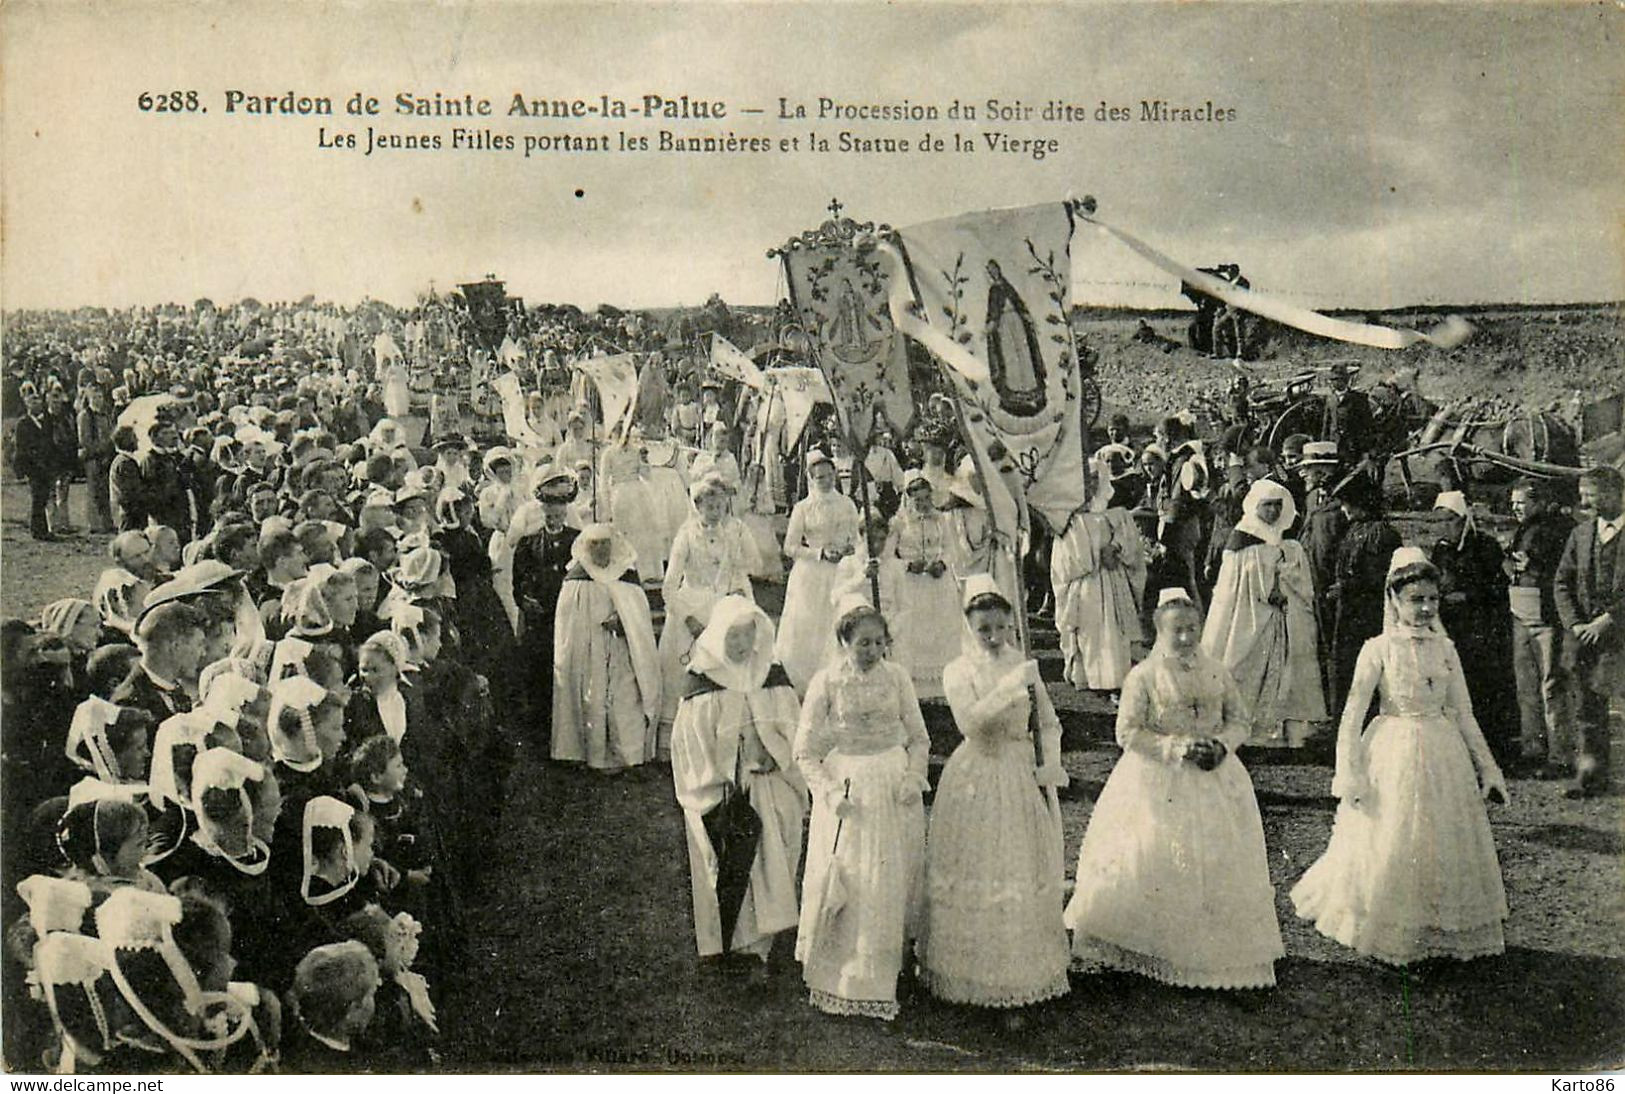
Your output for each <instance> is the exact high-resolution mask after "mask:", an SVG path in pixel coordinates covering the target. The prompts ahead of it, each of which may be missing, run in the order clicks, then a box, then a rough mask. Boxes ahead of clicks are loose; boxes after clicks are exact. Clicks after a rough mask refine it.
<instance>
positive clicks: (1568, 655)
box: [1552, 467, 1625, 798]
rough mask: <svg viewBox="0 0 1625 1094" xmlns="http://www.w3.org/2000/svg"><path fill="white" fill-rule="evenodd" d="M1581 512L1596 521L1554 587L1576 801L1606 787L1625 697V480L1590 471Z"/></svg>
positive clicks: (1572, 542) (1571, 549)
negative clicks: (1615, 707) (1569, 687)
mask: <svg viewBox="0 0 1625 1094" xmlns="http://www.w3.org/2000/svg"><path fill="white" fill-rule="evenodd" d="M1580 508H1581V510H1582V511H1584V512H1585V513H1588V514H1590V517H1591V519H1589V520H1583V521H1581V523H1579V524H1577V525H1575V527H1574V531H1573V532H1571V533H1569V539H1568V543H1567V544H1565V545H1564V547H1563V557H1562V558H1561V559H1560V560H1559V561H1558V563H1557V574H1556V576H1555V578H1554V579H1553V583H1552V592H1553V596H1554V598H1555V599H1556V601H1557V616H1558V618H1559V619H1560V620H1561V621H1562V623H1563V627H1564V630H1565V631H1566V632H1567V634H1565V636H1564V643H1563V662H1564V665H1565V667H1566V668H1568V670H1569V673H1570V676H1571V678H1572V680H1573V681H1574V711H1573V713H1574V722H1575V725H1576V727H1577V728H1578V731H1579V740H1578V741H1576V742H1575V762H1574V772H1575V778H1574V784H1573V785H1572V786H1570V787H1569V789H1568V790H1567V791H1566V795H1567V796H1568V797H1571V798H1584V797H1591V796H1593V795H1596V794H1599V793H1601V792H1602V791H1603V789H1605V788H1606V787H1607V785H1608V704H1609V701H1610V700H1612V699H1616V698H1620V697H1625V476H1622V475H1621V474H1620V472H1619V471H1618V470H1616V469H1614V468H1612V467H1593V468H1591V469H1590V470H1589V471H1587V472H1586V473H1585V474H1584V475H1582V476H1581V477H1580Z"/></svg>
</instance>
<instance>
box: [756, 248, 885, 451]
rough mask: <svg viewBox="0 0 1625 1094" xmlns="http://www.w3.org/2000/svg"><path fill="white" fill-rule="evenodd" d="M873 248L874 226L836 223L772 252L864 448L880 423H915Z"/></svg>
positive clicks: (856, 439)
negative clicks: (780, 262) (779, 258)
mask: <svg viewBox="0 0 1625 1094" xmlns="http://www.w3.org/2000/svg"><path fill="white" fill-rule="evenodd" d="M876 244H877V240H876V237H875V236H874V234H873V226H872V225H868V224H856V223H854V222H853V221H850V220H847V219H845V218H839V219H834V220H828V221H825V222H824V224H823V226H822V227H820V228H819V229H818V230H817V231H813V232H805V233H803V234H802V235H801V236H799V237H797V238H796V239H792V240H791V241H790V242H788V243H787V244H785V246H784V247H783V248H781V249H780V250H779V251H777V252H774V253H776V254H778V255H780V256H782V258H783V259H784V273H785V280H786V282H787V283H788V285H789V293H790V303H791V306H792V307H793V308H794V310H795V314H796V317H797V319H798V321H799V322H800V324H801V327H802V329H803V330H804V331H805V332H806V335H807V340H808V342H809V343H810V344H811V345H812V346H813V347H814V350H815V352H814V360H815V361H816V362H817V364H818V367H819V369H820V370H821V371H822V372H823V373H824V376H825V378H826V379H828V380H829V386H830V390H831V391H832V392H833V393H834V395H835V403H836V406H837V407H838V408H839V410H840V413H841V417H842V418H843V419H844V420H845V421H846V423H847V427H848V428H849V429H850V430H851V434H852V436H851V440H852V442H853V443H854V444H856V445H857V446H858V447H859V448H867V447H868V445H869V442H870V440H871V439H872V437H873V435H874V431H875V420H876V419H877V418H884V419H885V421H886V422H887V424H889V425H890V426H891V428H892V429H894V430H897V431H898V432H902V431H904V430H907V429H908V427H909V425H910V423H912V422H913V420H914V396H913V393H912V391H911V390H910V385H909V379H908V350H907V348H906V347H905V346H904V344H903V339H902V338H901V337H899V336H898V334H897V330H896V328H895V327H894V326H893V325H892V317H891V311H890V308H889V307H888V304H887V300H888V296H889V286H888V283H887V282H888V279H887V274H886V269H885V266H884V264H883V262H882V261H881V257H880V255H879V253H878V249H877V246H876Z"/></svg>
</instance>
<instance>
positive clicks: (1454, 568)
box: [1428, 490, 1519, 764]
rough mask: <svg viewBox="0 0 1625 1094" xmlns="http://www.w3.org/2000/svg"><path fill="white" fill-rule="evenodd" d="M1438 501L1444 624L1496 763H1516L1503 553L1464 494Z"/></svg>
mask: <svg viewBox="0 0 1625 1094" xmlns="http://www.w3.org/2000/svg"><path fill="white" fill-rule="evenodd" d="M1433 504H1434V513H1435V516H1436V517H1438V518H1441V520H1440V524H1439V526H1438V529H1437V538H1436V539H1435V540H1434V542H1433V545H1432V547H1431V549H1430V550H1429V551H1428V558H1429V561H1431V562H1432V563H1433V565H1435V566H1437V567H1438V568H1439V592H1440V594H1441V598H1442V603H1441V604H1440V605H1439V620H1440V622H1442V623H1443V624H1444V629H1445V633H1446V634H1448V635H1449V636H1450V640H1451V641H1452V642H1454V643H1455V644H1456V652H1457V653H1459V654H1461V667H1462V671H1463V674H1464V675H1465V676H1466V677H1467V694H1468V696H1469V697H1470V698H1471V699H1472V701H1473V716H1474V717H1476V718H1477V719H1478V724H1479V727H1480V728H1481V729H1483V731H1484V739H1485V740H1486V741H1488V742H1489V745H1490V750H1491V751H1492V752H1494V753H1495V759H1496V761H1497V762H1499V763H1501V764H1506V763H1508V762H1515V761H1516V760H1517V758H1518V755H1519V743H1518V732H1519V721H1518V718H1519V715H1518V695H1517V684H1516V676H1515V675H1514V673H1513V671H1512V613H1511V608H1510V607H1509V604H1508V600H1507V585H1508V583H1509V582H1508V578H1507V575H1506V572H1505V570H1503V569H1502V566H1501V564H1502V562H1503V561H1505V555H1504V552H1502V550H1501V545H1500V544H1499V543H1497V542H1496V541H1495V537H1493V536H1490V535H1488V534H1486V533H1484V532H1481V531H1479V529H1478V526H1477V523H1476V522H1475V521H1474V520H1473V518H1472V509H1471V507H1470V506H1469V505H1468V502H1467V498H1466V496H1465V495H1464V494H1463V493H1462V492H1461V491H1460V490H1449V491H1446V492H1444V493H1442V494H1440V495H1439V496H1438V498H1437V499H1436V500H1435V501H1434V503H1433Z"/></svg>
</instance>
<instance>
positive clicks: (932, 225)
mask: <svg viewBox="0 0 1625 1094" xmlns="http://www.w3.org/2000/svg"><path fill="white" fill-rule="evenodd" d="M1072 227H1073V222H1072V212H1071V209H1070V207H1069V206H1068V205H1066V204H1065V203H1063V202H1055V203H1053V204H1046V205H1032V206H1027V207H1024V208H1020V209H994V210H988V211H986V212H979V213H969V214H966V215H964V216H957V217H950V218H948V219H946V220H933V221H928V222H926V223H924V224H917V225H914V226H913V227H909V228H902V229H899V230H898V231H897V232H896V233H895V240H896V246H897V252H896V254H897V258H898V259H899V260H900V261H901V263H902V264H903V269H904V273H903V276H900V277H897V278H895V279H894V280H893V283H892V287H891V299H892V309H891V310H892V316H893V318H894V320H895V322H896V324H897V327H898V329H899V330H901V331H902V332H903V333H905V334H907V335H908V336H909V337H911V338H914V339H916V340H918V341H919V342H920V343H921V344H923V345H924V346H925V347H926V348H927V349H929V350H930V351H931V353H932V354H933V355H934V356H935V357H936V358H937V360H938V361H939V362H940V363H941V365H942V367H943V371H944V373H945V374H946V375H947V377H948V379H949V380H950V381H951V382H952V383H953V386H954V390H955V393H956V394H957V395H958V397H959V401H960V406H961V410H962V415H961V416H962V420H963V425H964V428H965V430H966V432H967V433H969V434H970V435H971V439H972V440H973V441H974V442H976V444H975V447H976V449H977V450H978V452H979V453H980V454H983V455H985V457H986V459H987V461H988V463H989V465H990V466H987V467H985V468H984V471H985V472H986V473H991V472H992V471H997V472H998V473H999V474H1000V476H1001V477H1002V478H1003V479H1004V481H1005V482H1006V483H1007V484H1008V485H1009V488H1010V489H1011V491H1013V492H1015V493H1016V494H1018V495H1019V497H1021V498H1023V499H1025V501H1026V504H1027V505H1028V506H1029V507H1031V508H1032V509H1034V510H1036V511H1038V512H1039V513H1040V514H1042V515H1043V517H1044V518H1045V520H1047V521H1048V522H1049V523H1050V525H1051V526H1052V527H1054V528H1056V529H1060V528H1064V527H1065V526H1066V522H1067V520H1068V518H1069V517H1071V515H1072V513H1073V512H1075V511H1076V510H1077V509H1078V508H1080V507H1081V506H1082V505H1083V503H1084V491H1085V487H1084V476H1083V438H1082V436H1081V435H1080V429H1081V426H1080V421H1079V417H1080V415H1079V395H1080V393H1081V391H1082V377H1081V375H1080V369H1079V364H1078V349H1077V345H1076V344H1075V342H1074V341H1073V337H1072V328H1071V326H1070V324H1069V323H1068V322H1067V311H1068V309H1069V308H1070V306H1071V301H1072V285H1071V282H1072V253H1071V245H1072ZM996 500H997V499H995V498H994V497H993V496H991V495H990V496H989V498H988V501H989V504H990V506H993V508H994V510H995V511H994V518H995V520H996V521H997V520H998V519H999V514H998V512H997V504H996Z"/></svg>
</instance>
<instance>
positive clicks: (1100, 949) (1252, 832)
mask: <svg viewBox="0 0 1625 1094" xmlns="http://www.w3.org/2000/svg"><path fill="white" fill-rule="evenodd" d="M1155 621H1156V626H1157V644H1156V646H1155V648H1154V649H1153V650H1152V652H1151V655H1150V656H1149V657H1147V658H1146V659H1145V660H1144V661H1142V662H1140V664H1138V665H1136V666H1134V668H1132V669H1130V670H1129V674H1128V679H1127V680H1125V681H1124V683H1123V697H1122V703H1121V705H1120V706H1119V707H1118V711H1117V743H1118V744H1119V745H1120V746H1121V747H1122V749H1123V755H1122V757H1121V758H1120V759H1118V761H1117V766H1116V767H1114V768H1113V769H1112V773H1111V777H1110V778H1108V779H1107V780H1106V787H1105V789H1104V790H1102V791H1101V793H1100V800H1099V801H1097V802H1096V803H1095V809H1094V813H1093V814H1092V815H1091V816H1090V818H1089V828H1088V830H1087V831H1086V832H1085V833H1084V836H1083V846H1082V847H1081V848H1079V850H1078V873H1077V886H1076V888H1075V889H1074V890H1073V893H1072V900H1071V902H1070V903H1069V904H1068V905H1067V908H1066V925H1067V926H1068V927H1070V928H1071V929H1072V931H1073V937H1072V953H1073V957H1074V961H1075V963H1076V964H1077V965H1079V966H1080V967H1082V968H1098V967H1101V966H1107V967H1111V968H1116V969H1123V970H1126V971H1128V972H1135V973H1140V974H1142V975H1145V976H1149V977H1151V978H1153V979H1155V980H1160V981H1162V982H1163V983H1166V984H1174V985H1177V986H1179V987H1188V988H1262V987H1272V986H1274V984H1275V961H1276V960H1277V959H1278V958H1280V957H1282V956H1283V955H1284V952H1285V951H1284V950H1283V949H1282V946H1281V929H1280V926H1279V924H1278V923H1277V922H1276V920H1275V891H1274V889H1273V888H1272V887H1271V886H1270V874H1269V864H1268V862H1267V861H1266V860H1265V852H1264V826H1263V822H1262V821H1261V819H1260V818H1259V815H1258V803H1257V801H1256V800H1255V798H1254V796H1253V784H1252V780H1251V779H1250V778H1248V776H1247V770H1246V768H1244V767H1242V765H1241V761H1240V760H1238V759H1237V758H1236V755H1235V750H1236V746H1237V745H1239V744H1241V743H1242V742H1243V741H1245V740H1246V739H1247V724H1248V723H1247V711H1246V708H1245V706H1244V705H1243V703H1242V701H1241V697H1240V695H1239V694H1238V693H1237V691H1236V682H1235V680H1234V679H1233V678H1232V677H1231V675H1230V673H1229V672H1228V671H1226V669H1225V667H1224V666H1223V665H1222V664H1220V663H1219V662H1218V661H1215V660H1214V659H1213V658H1211V657H1208V656H1207V655H1206V654H1204V653H1203V652H1202V651H1201V647H1200V641H1199V640H1200V635H1201V631H1202V615H1201V612H1200V611H1198V609H1197V607H1196V605H1195V603H1193V602H1192V601H1191V599H1190V596H1189V594H1187V593H1186V592H1185V590H1183V589H1164V590H1163V591H1162V596H1161V598H1160V600H1159V603H1158V606H1157V609H1156V614H1155Z"/></svg>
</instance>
